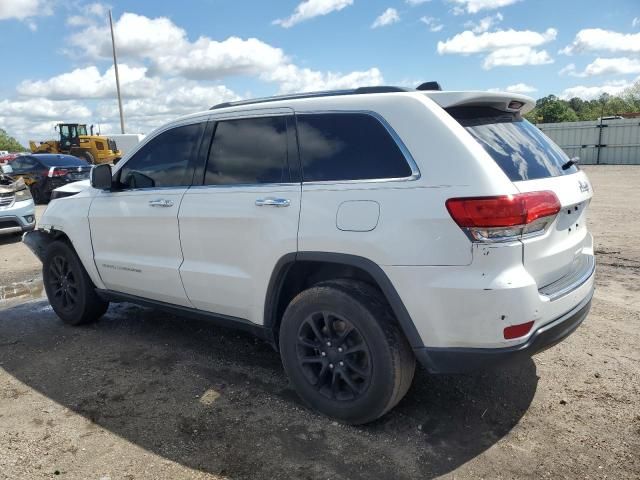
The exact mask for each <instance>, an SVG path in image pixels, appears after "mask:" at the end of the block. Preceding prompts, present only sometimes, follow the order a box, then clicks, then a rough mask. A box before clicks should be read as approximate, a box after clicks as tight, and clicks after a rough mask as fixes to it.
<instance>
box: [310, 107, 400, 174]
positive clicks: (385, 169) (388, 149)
mask: <svg viewBox="0 0 640 480" xmlns="http://www.w3.org/2000/svg"><path fill="white" fill-rule="evenodd" d="M298 138H299V140H300V155H301V157H302V173H303V178H304V180H305V181H307V182H310V181H322V180H325V181H329V180H369V179H376V178H404V177H409V176H411V173H412V172H411V168H410V167H409V165H408V164H407V161H406V159H405V157H404V155H403V154H402V152H401V151H400V148H399V147H398V145H397V144H396V142H395V141H394V140H393V138H392V137H391V135H390V134H389V132H388V131H387V129H386V128H385V127H384V126H383V125H382V124H381V123H380V122H379V121H378V120H377V119H376V118H374V117H372V116H371V115H367V114H361V113H335V114H334V113H325V114H309V115H306V114H303V115H298Z"/></svg>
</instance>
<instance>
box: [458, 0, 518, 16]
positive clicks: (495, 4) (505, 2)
mask: <svg viewBox="0 0 640 480" xmlns="http://www.w3.org/2000/svg"><path fill="white" fill-rule="evenodd" d="M450 1H451V2H453V3H455V4H456V7H454V13H456V14H461V13H464V12H466V13H478V12H480V11H482V10H495V9H496V8H501V7H506V6H509V5H513V4H514V3H517V2H519V1H521V0H450Z"/></svg>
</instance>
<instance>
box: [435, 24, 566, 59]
mask: <svg viewBox="0 0 640 480" xmlns="http://www.w3.org/2000/svg"><path fill="white" fill-rule="evenodd" d="M557 34H558V31H557V30H556V29H555V28H548V29H547V30H546V31H545V32H542V33H539V32H533V31H531V30H513V29H509V30H498V31H496V32H484V33H481V34H475V33H473V32H472V31H470V30H466V31H464V32H462V33H459V34H457V35H455V36H454V37H452V38H450V39H447V40H446V41H444V42H438V53H439V54H440V55H443V54H452V53H453V54H455V53H457V54H469V53H481V52H490V51H493V50H497V49H505V48H510V47H537V46H539V45H542V44H545V43H547V42H550V41H552V40H555V38H556V36H557Z"/></svg>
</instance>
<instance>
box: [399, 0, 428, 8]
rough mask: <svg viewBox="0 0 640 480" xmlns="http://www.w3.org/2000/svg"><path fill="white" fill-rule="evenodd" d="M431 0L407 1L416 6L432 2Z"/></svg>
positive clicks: (406, 0)
mask: <svg viewBox="0 0 640 480" xmlns="http://www.w3.org/2000/svg"><path fill="white" fill-rule="evenodd" d="M430 1H431V0H405V3H407V4H408V5H411V6H412V7H415V6H416V5H422V4H423V3H427V2H430Z"/></svg>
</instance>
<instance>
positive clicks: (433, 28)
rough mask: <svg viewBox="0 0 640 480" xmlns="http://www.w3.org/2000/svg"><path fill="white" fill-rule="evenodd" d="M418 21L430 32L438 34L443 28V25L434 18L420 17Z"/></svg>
mask: <svg viewBox="0 0 640 480" xmlns="http://www.w3.org/2000/svg"><path fill="white" fill-rule="evenodd" d="M420 21H421V22H422V23H424V24H425V25H426V26H427V27H429V31H430V32H434V33H435V32H439V31H440V30H442V29H443V28H444V25H443V24H442V23H440V20H439V19H438V18H435V17H426V16H425V17H420Z"/></svg>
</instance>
